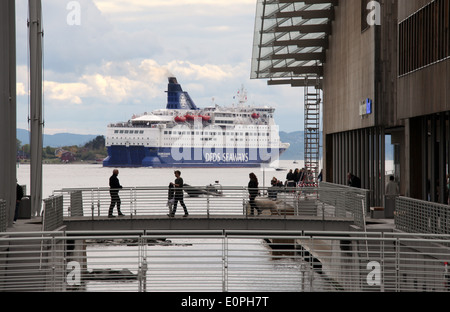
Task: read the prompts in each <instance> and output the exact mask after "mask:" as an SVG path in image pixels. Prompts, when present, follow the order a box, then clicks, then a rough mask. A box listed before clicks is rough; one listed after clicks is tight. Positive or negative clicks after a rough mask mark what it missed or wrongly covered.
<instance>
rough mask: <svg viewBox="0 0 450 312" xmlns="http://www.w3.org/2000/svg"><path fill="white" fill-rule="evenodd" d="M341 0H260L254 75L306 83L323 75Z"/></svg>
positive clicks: (273, 81) (272, 80)
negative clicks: (332, 23) (333, 22)
mask: <svg viewBox="0 0 450 312" xmlns="http://www.w3.org/2000/svg"><path fill="white" fill-rule="evenodd" d="M337 5H338V0H304V1H298V0H258V2H257V9H256V21H255V34H254V43H253V55H252V69H251V78H252V79H269V81H268V84H269V85H276V84H291V85H292V86H293V87H303V86H305V80H306V77H316V78H317V77H319V78H321V77H322V76H323V64H324V63H325V62H326V50H327V48H328V36H330V35H331V31H332V27H331V22H332V21H333V19H334V7H335V6H337Z"/></svg>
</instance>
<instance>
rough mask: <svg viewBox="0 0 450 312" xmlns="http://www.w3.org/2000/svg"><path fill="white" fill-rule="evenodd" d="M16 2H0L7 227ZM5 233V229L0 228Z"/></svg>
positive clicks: (2, 187) (0, 121) (0, 181)
mask: <svg viewBox="0 0 450 312" xmlns="http://www.w3.org/2000/svg"><path fill="white" fill-rule="evenodd" d="M15 16H16V14H15V0H2V1H0V47H1V49H0V144H1V150H0V199H3V200H5V201H6V211H0V216H1V215H3V216H5V217H6V220H5V221H7V222H5V224H6V223H7V225H11V224H12V220H13V217H14V210H15V203H16V168H15V166H16V29H15V24H16V23H15ZM1 230H4V229H0V231H1Z"/></svg>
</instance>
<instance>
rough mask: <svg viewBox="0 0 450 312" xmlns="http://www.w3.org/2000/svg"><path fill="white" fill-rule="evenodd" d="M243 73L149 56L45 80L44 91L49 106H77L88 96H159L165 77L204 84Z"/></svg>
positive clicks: (106, 99)
mask: <svg viewBox="0 0 450 312" xmlns="http://www.w3.org/2000/svg"><path fill="white" fill-rule="evenodd" d="M244 73H245V70H244V69H243V68H242V66H231V65H213V64H203V65H201V64H193V63H191V62H187V61H172V62H170V63H168V64H166V65H160V64H158V63H157V62H156V61H155V60H152V59H145V60H142V61H140V62H139V63H136V62H131V61H126V62H107V63H105V64H103V65H102V66H101V67H98V68H93V67H92V66H91V67H89V71H88V72H86V73H84V74H83V75H81V76H80V77H79V78H78V79H77V80H76V81H71V82H58V81H45V83H44V92H45V97H46V99H47V100H49V101H50V105H51V104H52V103H54V105H81V104H87V102H89V101H91V100H92V99H95V100H96V101H97V103H104V104H103V105H109V104H119V103H127V102H128V103H129V102H133V101H136V100H137V101H138V102H143V101H148V100H150V99H153V98H157V97H159V96H160V95H161V93H162V87H163V85H165V84H166V83H167V78H168V77H169V76H177V77H179V78H181V79H182V80H184V81H188V82H195V81H197V82H202V83H205V84H208V83H207V82H208V81H212V82H223V83H225V82H226V81H229V80H231V79H232V78H233V76H236V75H243V74H244ZM186 85H189V84H188V83H186Z"/></svg>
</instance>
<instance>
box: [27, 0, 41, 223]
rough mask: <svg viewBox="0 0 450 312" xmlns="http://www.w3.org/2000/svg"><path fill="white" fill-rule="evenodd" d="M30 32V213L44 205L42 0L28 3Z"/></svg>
mask: <svg viewBox="0 0 450 312" xmlns="http://www.w3.org/2000/svg"><path fill="white" fill-rule="evenodd" d="M28 5H29V12H30V13H29V14H30V16H29V20H28V27H29V32H30V111H31V116H30V123H31V138H30V147H31V181H30V185H31V214H32V216H35V215H36V214H39V213H40V211H41V205H42V144H43V142H42V127H43V117H42V37H43V30H42V8H41V1H40V0H29V1H28Z"/></svg>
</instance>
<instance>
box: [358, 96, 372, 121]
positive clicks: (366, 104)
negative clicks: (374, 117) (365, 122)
mask: <svg viewBox="0 0 450 312" xmlns="http://www.w3.org/2000/svg"><path fill="white" fill-rule="evenodd" d="M372 112H373V102H372V100H371V99H365V100H364V101H362V102H361V105H360V106H359V115H360V116H361V117H364V116H367V115H370V114H372Z"/></svg>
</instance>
